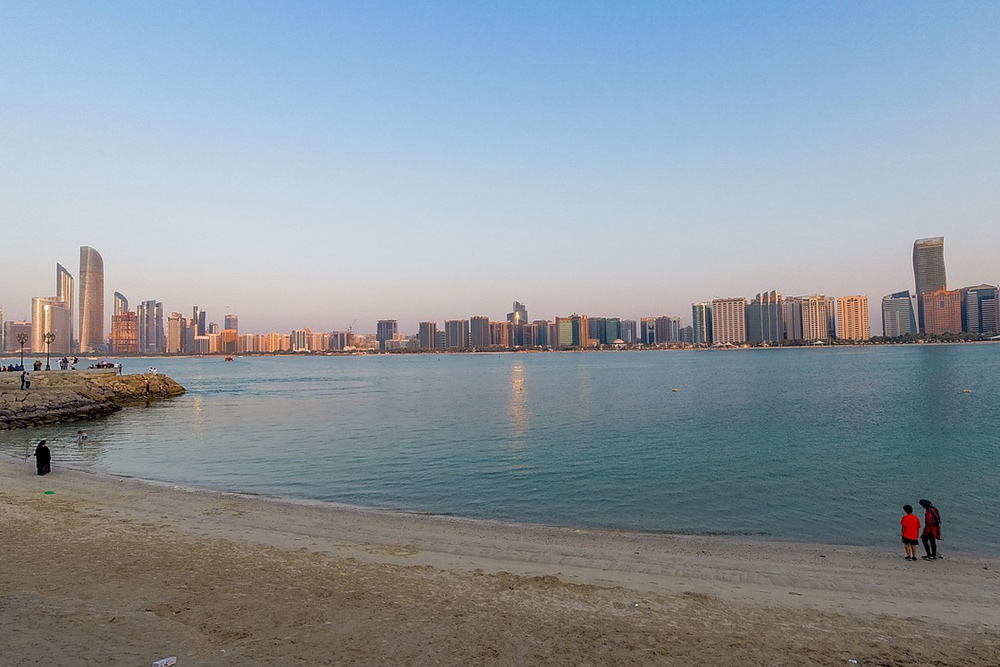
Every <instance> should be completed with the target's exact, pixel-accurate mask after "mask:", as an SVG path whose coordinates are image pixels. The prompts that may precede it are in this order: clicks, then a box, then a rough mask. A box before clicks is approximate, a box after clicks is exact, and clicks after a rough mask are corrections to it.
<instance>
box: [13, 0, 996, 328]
mask: <svg viewBox="0 0 1000 667" xmlns="http://www.w3.org/2000/svg"><path fill="white" fill-rule="evenodd" d="M56 16H59V17H60V18H59V20H55V19H54V17H56ZM0 18H2V19H3V20H0V37H2V38H3V39H0V53H2V54H3V55H4V57H5V63H8V67H6V68H5V71H4V73H3V74H2V76H3V77H4V83H5V85H4V86H0V102H2V103H3V104H4V108H5V112H6V113H5V123H4V125H3V127H0V137H2V138H3V142H4V146H5V157H6V158H7V159H5V160H4V161H3V163H2V164H3V166H2V167H0V169H3V175H4V179H3V182H4V190H3V192H4V197H3V198H2V199H3V205H2V207H0V220H2V223H3V229H4V238H5V240H6V241H7V248H8V251H7V252H6V253H5V260H4V264H3V266H4V268H3V272H2V275H3V281H2V286H0V306H2V307H3V308H4V317H5V319H8V320H15V319H22V318H30V315H31V313H30V302H31V299H32V298H34V297H37V296H39V295H40V294H42V295H48V294H51V287H50V285H51V266H52V263H53V261H55V262H59V263H62V264H64V265H65V266H70V267H73V266H74V257H73V254H72V253H75V252H76V249H77V248H78V247H79V246H92V247H94V248H98V249H100V252H101V253H102V255H103V257H104V258H105V260H106V266H105V286H106V288H105V290H104V291H105V300H106V301H108V300H109V298H110V295H111V291H112V290H114V291H119V292H121V293H122V294H124V295H126V296H127V297H128V299H129V300H130V301H131V303H132V304H139V303H142V302H144V301H146V300H149V299H153V300H155V301H157V302H161V303H163V304H164V309H165V310H166V311H167V314H169V313H170V312H174V311H178V312H183V313H185V314H187V313H188V312H189V309H190V308H191V306H192V305H194V304H198V305H200V306H201V307H202V308H204V309H205V310H207V311H208V312H209V313H210V314H211V317H212V318H213V319H214V320H215V321H217V322H220V323H221V322H222V320H223V318H224V317H225V314H226V313H227V311H231V312H233V313H239V315H240V317H241V327H242V328H244V329H247V330H255V331H267V330H284V331H288V330H292V329H295V328H299V327H303V326H310V327H312V328H315V329H317V330H327V331H334V330H345V329H346V328H347V327H348V326H349V325H350V324H351V323H352V322H354V321H357V322H359V323H362V324H363V326H365V327H366V328H368V327H371V326H373V323H374V322H376V321H377V320H379V319H383V318H395V319H397V320H398V321H399V322H400V328H401V330H403V331H406V332H407V333H411V332H416V331H417V329H418V327H419V322H421V321H437V322H438V323H439V324H441V323H443V322H444V321H446V320H449V319H453V318H455V317H468V316H470V315H471V314H474V313H484V311H485V312H488V314H489V316H490V318H491V319H496V320H502V319H503V317H504V314H505V313H506V312H508V310H507V308H508V307H509V304H510V303H511V301H512V300H513V299H518V300H520V301H523V302H524V303H527V304H529V306H530V308H531V310H532V312H535V313H545V314H546V315H547V316H548V317H555V316H557V315H566V314H569V313H572V312H580V313H590V314H592V315H608V316H612V315H615V316H620V317H625V318H631V319H639V318H641V317H646V316H658V315H671V316H680V317H682V318H684V319H685V321H687V319H688V318H689V317H690V314H689V313H690V304H691V303H692V302H700V301H711V300H712V299H713V298H716V297H719V298H726V297H733V296H740V295H743V296H746V297H748V298H749V297H751V296H752V295H754V294H757V293H761V292H765V291H770V290H777V291H780V292H781V293H783V294H786V295H793V294H794V295H802V296H806V295H811V294H823V295H836V296H843V295H867V296H868V297H869V305H870V308H871V327H872V330H873V331H878V330H879V329H880V326H881V313H880V309H879V308H878V307H877V302H878V300H879V299H881V297H883V296H885V295H888V294H893V293H897V292H899V291H901V290H910V291H912V290H913V289H914V286H913V282H912V266H911V257H910V256H909V253H908V252H907V251H906V249H905V245H906V244H909V243H910V242H912V240H913V239H918V238H927V237H933V236H945V237H947V239H948V250H947V255H948V256H947V262H948V272H949V281H948V282H949V284H950V285H951V286H953V287H955V286H967V285H969V286H971V285H976V284H980V283H984V282H985V283H990V284H996V283H997V282H998V277H1000V276H998V273H1000V272H998V271H997V270H996V258H995V253H994V252H993V251H992V250H990V249H992V248H996V247H998V243H1000V225H998V224H997V222H998V221H997V212H998V211H1000V184H998V182H997V181H998V178H997V173H996V168H995V155H996V153H997V148H998V146H1000V122H998V120H1000V119H998V113H1000V112H998V109H1000V91H998V88H997V85H996V81H997V80H998V77H997V76H996V75H997V63H998V62H1000V45H998V44H997V41H996V40H995V39H994V34H993V27H994V26H996V25H997V24H998V22H1000V7H998V6H997V5H995V4H993V3H975V2H972V3H963V4H962V5H961V6H949V7H945V6H935V5H930V4H918V5H908V6H870V5H866V4H863V3H841V4H838V5H837V6H836V7H834V6H829V7H823V6H803V5H800V4H796V3H774V4H769V5H767V6H763V5H747V6H743V5H734V4H710V3H700V4H698V5H693V4H692V5H682V4H676V5H669V6H668V5H660V4H657V3H651V4H645V3H633V4H622V5H616V6H613V7H600V6H592V7H586V8H581V7H577V6H574V7H571V8H567V7H558V6H532V5H516V4H512V5H505V6H502V7H479V6H468V7H459V8H450V9H445V8H442V7H439V6H437V5H435V4H433V3H420V2H416V3H407V4H405V5H403V4H399V5H392V4H390V5H385V6H378V7H360V6H354V7H352V6H342V7H326V6H322V5H307V6H297V7H294V8H284V9H281V10H280V11H279V10H277V9H271V8H267V7H258V6H246V7H242V8H240V9H239V10H238V11H234V12H220V11H219V10H218V9H217V8H213V7H211V6H191V7H185V8H184V9H183V10H182V9H181V8H179V7H171V6H163V7H145V6H141V7H140V6H135V7H121V6H117V5H116V6H111V5H103V4H100V3H94V4H91V5H88V6H76V7H66V6H64V5H55V4H50V3H46V2H40V3H32V4H30V5H26V4H25V5H19V6H10V5H8V6H5V7H4V8H3V9H0ZM177 43H183V44H185V45H186V48H185V49H182V50H178V49H174V48H169V45H172V44H177ZM75 278H76V280H77V282H78V284H79V282H80V281H81V280H82V276H79V275H76V276H75ZM82 305H83V304H76V312H74V313H73V321H74V322H76V323H77V324H79V318H80V312H79V308H81V307H82ZM108 317H109V316H108V315H106V316H105V327H107V326H108ZM74 328H76V327H74ZM108 332H109V330H108V329H107V328H106V329H105V332H104V333H105V334H107V333H108Z"/></svg>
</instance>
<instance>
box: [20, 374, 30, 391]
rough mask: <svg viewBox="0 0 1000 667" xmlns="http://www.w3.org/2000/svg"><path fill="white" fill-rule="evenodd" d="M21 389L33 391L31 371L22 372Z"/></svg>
mask: <svg viewBox="0 0 1000 667" xmlns="http://www.w3.org/2000/svg"><path fill="white" fill-rule="evenodd" d="M21 389H31V371H21Z"/></svg>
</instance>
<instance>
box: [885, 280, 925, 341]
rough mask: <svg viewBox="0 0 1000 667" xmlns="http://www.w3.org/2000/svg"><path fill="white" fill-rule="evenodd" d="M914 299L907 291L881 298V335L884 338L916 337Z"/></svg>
mask: <svg viewBox="0 0 1000 667" xmlns="http://www.w3.org/2000/svg"><path fill="white" fill-rule="evenodd" d="M915 301H916V297H915V296H914V295H912V294H910V293H909V292H907V291H903V292H894V293H892V294H889V295H887V296H884V297H882V335H883V336H885V337H886V338H897V337H899V336H906V335H916V334H917V333H918V331H919V330H918V329H917V307H916V303H915Z"/></svg>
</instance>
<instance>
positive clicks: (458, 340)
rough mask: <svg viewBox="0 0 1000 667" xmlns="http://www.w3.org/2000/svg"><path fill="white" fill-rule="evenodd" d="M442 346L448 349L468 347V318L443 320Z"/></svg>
mask: <svg viewBox="0 0 1000 667" xmlns="http://www.w3.org/2000/svg"><path fill="white" fill-rule="evenodd" d="M444 346H445V347H446V348H447V349H450V350H464V349H465V348H467V347H469V320H445V323H444Z"/></svg>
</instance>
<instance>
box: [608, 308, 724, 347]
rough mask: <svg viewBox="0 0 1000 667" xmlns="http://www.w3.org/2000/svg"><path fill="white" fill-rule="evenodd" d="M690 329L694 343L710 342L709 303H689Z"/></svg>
mask: <svg viewBox="0 0 1000 667" xmlns="http://www.w3.org/2000/svg"><path fill="white" fill-rule="evenodd" d="M691 329H692V331H691V341H692V343H693V344H694V345H711V344H712V307H711V306H710V305H709V304H707V303H692V304H691ZM625 342H626V343H627V342H628V341H625Z"/></svg>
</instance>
